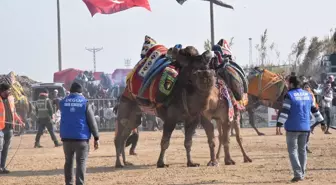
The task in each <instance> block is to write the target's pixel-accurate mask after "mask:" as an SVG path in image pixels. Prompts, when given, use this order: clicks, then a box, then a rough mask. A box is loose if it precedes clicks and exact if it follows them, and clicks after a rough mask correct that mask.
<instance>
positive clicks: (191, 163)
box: [187, 162, 200, 167]
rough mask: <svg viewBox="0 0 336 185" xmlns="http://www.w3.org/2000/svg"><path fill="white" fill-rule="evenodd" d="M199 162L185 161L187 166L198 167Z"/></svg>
mask: <svg viewBox="0 0 336 185" xmlns="http://www.w3.org/2000/svg"><path fill="white" fill-rule="evenodd" d="M199 166H200V164H199V163H193V162H188V163H187V167H199Z"/></svg>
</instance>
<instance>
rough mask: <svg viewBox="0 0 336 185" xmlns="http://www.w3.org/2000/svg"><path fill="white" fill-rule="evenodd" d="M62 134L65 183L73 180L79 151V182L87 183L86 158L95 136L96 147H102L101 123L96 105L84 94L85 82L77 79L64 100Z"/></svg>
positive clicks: (77, 176)
mask: <svg viewBox="0 0 336 185" xmlns="http://www.w3.org/2000/svg"><path fill="white" fill-rule="evenodd" d="M60 110H61V125H60V135H61V138H62V142H63V144H64V145H63V150H64V155H65V164H64V176H65V184H66V185H70V184H73V163H74V161H73V160H74V154H76V165H77V166H76V185H82V184H84V176H85V173H86V160H87V158H88V154H89V146H90V144H89V140H90V138H91V134H92V135H93V137H94V148H95V150H97V149H98V148H99V133H98V126H97V123H96V120H95V117H94V113H93V110H92V107H91V106H90V105H89V103H88V101H87V99H86V98H85V97H84V96H83V95H82V86H81V85H80V84H79V83H77V82H74V83H73V84H72V85H71V88H70V95H69V96H67V97H65V98H64V99H63V100H61V102H60Z"/></svg>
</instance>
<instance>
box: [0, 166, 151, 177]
mask: <svg viewBox="0 0 336 185" xmlns="http://www.w3.org/2000/svg"><path fill="white" fill-rule="evenodd" d="M154 166H156V165H129V166H125V167H124V168H115V167H114V166H113V167H112V166H103V167H88V168H87V170H86V173H87V174H90V173H102V172H114V171H118V170H139V169H149V168H152V167H154ZM63 174H64V171H63V169H55V170H40V171H25V170H21V171H12V172H11V173H10V174H6V175H0V177H1V176H12V177H29V176H54V175H63Z"/></svg>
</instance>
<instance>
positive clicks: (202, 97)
mask: <svg viewBox="0 0 336 185" xmlns="http://www.w3.org/2000/svg"><path fill="white" fill-rule="evenodd" d="M148 43H149V41H145V44H147V45H148ZM145 50H146V51H150V49H149V48H148V47H147V48H145ZM143 51H144V49H143ZM168 53H169V52H168ZM142 54H143V53H142ZM142 56H144V55H142ZM211 58H212V55H211V53H210V52H204V53H203V54H202V55H199V54H198V51H197V50H196V49H195V48H194V47H191V46H188V47H186V48H185V49H177V48H174V49H172V50H171V59H172V60H173V61H174V62H173V63H172V64H173V65H174V66H176V67H178V68H179V75H178V76H177V81H176V83H175V85H174V88H173V90H172V92H171V94H170V95H169V98H170V101H169V103H167V104H165V105H162V106H155V104H153V102H150V103H149V104H148V105H145V104H144V103H143V101H140V100H139V99H138V98H137V97H136V96H134V95H132V94H131V92H130V89H129V88H126V89H125V91H124V93H123V95H122V97H121V99H120V103H119V111H118V115H117V124H118V132H117V134H116V137H115V140H114V141H115V148H116V156H117V157H116V164H115V166H116V167H117V168H120V167H123V165H122V164H121V161H120V155H122V158H123V163H124V165H128V164H130V163H128V162H126V156H125V141H126V139H127V137H128V136H129V135H130V133H131V130H132V129H134V128H136V127H138V126H139V124H140V122H139V121H137V117H138V116H140V115H141V112H142V111H144V107H146V108H152V110H153V111H155V115H156V116H158V117H160V118H161V119H162V120H163V121H164V126H163V136H162V139H161V152H160V156H159V159H158V161H157V167H159V168H163V167H168V165H166V164H165V162H164V157H165V152H166V150H167V149H168V147H169V142H170V138H171V134H172V132H173V131H174V128H175V126H176V123H178V122H184V123H185V141H184V146H185V148H186V153H187V166H188V167H196V166H199V164H198V163H194V162H193V161H192V159H191V155H190V152H191V146H192V134H193V131H194V130H195V128H196V126H197V124H198V123H199V121H200V118H201V117H200V115H201V113H202V112H203V110H205V109H206V106H207V105H208V98H209V96H210V93H211V91H212V90H213V87H214V83H215V77H214V76H215V73H214V71H213V70H210V69H209V68H208V63H209V62H210V59H211ZM128 86H129V84H128ZM141 108H142V109H141ZM202 125H203V127H204V128H209V126H208V125H209V123H208V122H203V123H202ZM210 125H212V124H211V123H210ZM210 127H211V126H210ZM206 131H207V134H208V141H209V147H210V153H211V160H210V162H209V163H208V164H209V165H214V164H216V158H215V137H214V134H213V131H212V133H211V131H209V129H207V130H206Z"/></svg>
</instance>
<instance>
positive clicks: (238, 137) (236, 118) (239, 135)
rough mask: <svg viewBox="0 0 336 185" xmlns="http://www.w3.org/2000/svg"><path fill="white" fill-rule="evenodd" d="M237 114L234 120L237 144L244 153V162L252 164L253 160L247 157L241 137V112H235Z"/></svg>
mask: <svg viewBox="0 0 336 185" xmlns="http://www.w3.org/2000/svg"><path fill="white" fill-rule="evenodd" d="M235 112H236V115H235V120H234V123H233V126H232V127H234V129H235V132H236V140H237V143H238V145H239V147H240V150H241V152H242V153H243V157H244V162H245V163H247V162H252V160H251V159H250V158H249V157H248V156H247V154H246V152H245V150H244V147H243V139H242V137H241V134H240V124H239V121H240V111H239V110H235Z"/></svg>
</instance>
